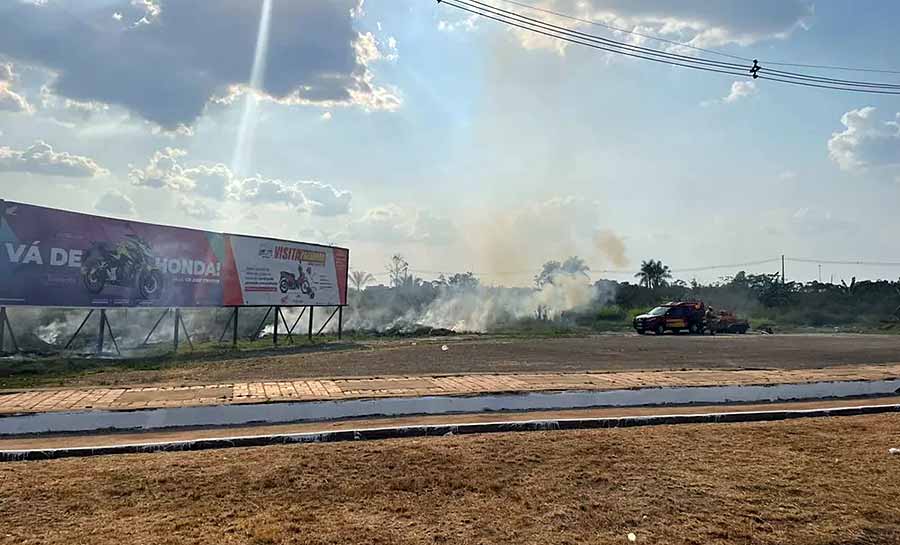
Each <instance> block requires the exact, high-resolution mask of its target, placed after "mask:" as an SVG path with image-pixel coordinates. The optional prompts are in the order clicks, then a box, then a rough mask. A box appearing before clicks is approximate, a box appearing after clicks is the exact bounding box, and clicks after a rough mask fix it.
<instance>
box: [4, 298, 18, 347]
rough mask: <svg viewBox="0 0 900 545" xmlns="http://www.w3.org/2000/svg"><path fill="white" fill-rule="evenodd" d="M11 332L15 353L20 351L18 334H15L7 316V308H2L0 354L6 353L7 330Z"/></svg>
mask: <svg viewBox="0 0 900 545" xmlns="http://www.w3.org/2000/svg"><path fill="white" fill-rule="evenodd" d="M7 329H8V330H9V340H11V341H12V345H13V352H18V351H19V343H18V342H17V341H16V334H15V333H13V328H12V323H11V322H10V321H9V316H8V315H7V314H6V307H0V354H5V353H6V330H7Z"/></svg>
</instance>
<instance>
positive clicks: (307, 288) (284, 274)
mask: <svg viewBox="0 0 900 545" xmlns="http://www.w3.org/2000/svg"><path fill="white" fill-rule="evenodd" d="M297 273H298V274H297V275H294V273H292V272H288V271H281V281H280V282H279V283H278V288H279V289H280V290H281V293H287V292H288V291H291V290H300V293H302V294H304V295H308V296H309V298H310V299H315V298H316V292H315V291H313V289H312V286H311V285H310V283H309V276H310V275H312V267H306V271H304V270H303V264H302V263H300V264H299V265H298V266H297Z"/></svg>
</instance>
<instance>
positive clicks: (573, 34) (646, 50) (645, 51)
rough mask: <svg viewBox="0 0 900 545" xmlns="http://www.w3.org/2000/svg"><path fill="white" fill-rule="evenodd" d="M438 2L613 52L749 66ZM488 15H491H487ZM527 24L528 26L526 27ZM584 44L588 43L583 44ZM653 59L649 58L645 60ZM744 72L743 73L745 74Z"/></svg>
mask: <svg viewBox="0 0 900 545" xmlns="http://www.w3.org/2000/svg"><path fill="white" fill-rule="evenodd" d="M440 3H444V4H447V5H450V6H452V7H455V8H457V9H462V10H464V11H468V12H469V13H474V14H476V15H480V16H482V17H487V18H489V19H493V20H495V21H499V22H501V23H505V24H513V25H514V26H518V27H519V28H522V29H524V30H530V31H537V30H535V28H532V27H536V28H537V29H540V31H541V33H544V32H543V31H546V32H552V33H554V35H553V36H551V37H553V38H559V39H564V40H567V41H569V40H571V39H574V40H585V41H589V42H592V43H599V44H602V45H604V46H607V47H611V48H615V49H616V50H617V51H613V53H620V52H622V51H628V52H631V53H637V54H640V55H651V56H654V57H660V58H666V59H670V60H676V61H680V62H689V63H694V64H702V65H708V66H713V67H716V68H725V69H734V70H740V71H747V70H748V69H749V67H748V66H747V65H746V64H737V63H732V62H723V61H717V60H713V59H705V58H702V57H693V56H690V55H681V54H678V53H670V52H667V51H661V50H658V49H653V48H650V47H643V46H639V45H633V44H628V43H625V42H619V41H617V40H613V39H610V38H604V37H603V36H597V35H595V34H588V33H586V32H580V31H577V30H573V29H570V28H565V27H561V26H558V25H554V24H552V23H547V22H545V21H541V20H539V19H534V18H532V17H528V16H526V15H522V14H519V13H516V12H514V11H509V10H505V9H502V8H498V7H496V6H493V5H491V4H488V3H485V2H481V1H479V0H440ZM459 4H463V5H465V6H468V7H463V6H461V5H459ZM488 14H491V15H488ZM521 25H526V26H527V27H529V28H526V27H525V26H521ZM556 34H563V35H564V36H565V37H561V36H558V35H556ZM545 35H547V34H545ZM582 45H587V44H582ZM648 60H652V59H648ZM747 74H749V72H747V73H746V74H742V75H747Z"/></svg>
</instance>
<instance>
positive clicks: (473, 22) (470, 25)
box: [437, 15, 478, 32]
mask: <svg viewBox="0 0 900 545" xmlns="http://www.w3.org/2000/svg"><path fill="white" fill-rule="evenodd" d="M437 27H438V30H440V31H441V32H456V31H457V30H459V31H461V32H472V31H473V30H477V29H478V16H477V15H469V16H468V17H462V18H460V19H457V20H455V21H445V20H443V19H442V20H440V21H438V26H437Z"/></svg>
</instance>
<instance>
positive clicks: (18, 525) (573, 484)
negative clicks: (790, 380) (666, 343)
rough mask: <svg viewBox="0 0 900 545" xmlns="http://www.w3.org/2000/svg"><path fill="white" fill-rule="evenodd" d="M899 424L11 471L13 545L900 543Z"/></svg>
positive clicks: (346, 449) (2, 522)
mask: <svg viewBox="0 0 900 545" xmlns="http://www.w3.org/2000/svg"><path fill="white" fill-rule="evenodd" d="M892 446H900V416H897V415H881V416H867V417H850V418H836V419H811V420H804V421H794V422H779V423H760V424H728V425H692V426H671V427H657V428H641V429H619V430H596V431H579V432H541V433H527V434H503V435H493V436H465V437H463V436H460V437H443V438H435V439H421V440H395V441H381V442H368V443H356V444H319V445H306V446H290V447H266V448H254V449H236V450H223V451H207V452H198V453H169V454H154V455H131V456H122V457H98V458H90V459H71V460H60V461H53V462H29V463H10V464H5V465H2V466H0V482H2V483H3V486H2V487H0V528H2V531H0V542H4V543H19V542H22V541H28V542H41V543H51V542H54V543H76V542H77V543H98V544H107V543H153V544H160V543H187V542H190V543H217V544H218V543H342V544H354V543H360V544H362V543H367V544H368V543H516V544H518V543H627V542H628V541H627V538H626V536H627V534H628V533H629V532H633V533H634V534H635V535H636V537H637V543H669V544H678V545H680V544H692V543H703V544H726V543H727V544H733V543H754V544H756V543H759V544H783V543H792V544H794V545H812V544H817V545H825V544H837V543H841V544H863V543H865V544H889V543H890V544H894V543H897V542H898V541H900V506H898V504H897V501H896V498H897V497H898V494H900V482H898V481H897V479H896V478H895V477H896V474H897V471H898V469H900V456H897V455H890V454H888V448H889V447H892Z"/></svg>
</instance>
